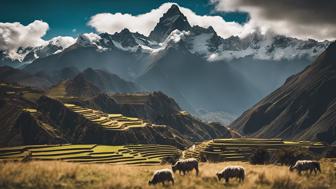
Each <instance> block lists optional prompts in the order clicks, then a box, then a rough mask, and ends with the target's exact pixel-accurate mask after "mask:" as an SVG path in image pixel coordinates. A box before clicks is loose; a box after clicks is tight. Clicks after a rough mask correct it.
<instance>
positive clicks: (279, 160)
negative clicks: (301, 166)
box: [271, 147, 315, 166]
mask: <svg viewBox="0 0 336 189" xmlns="http://www.w3.org/2000/svg"><path fill="white" fill-rule="evenodd" d="M311 159H315V158H314V155H313V154H312V153H311V152H310V151H309V150H308V149H305V148H299V147H296V148H287V149H279V150H277V151H275V152H273V154H272V159H271V162H272V163H274V164H281V165H288V166H289V165H294V164H295V163H296V161H297V160H311Z"/></svg>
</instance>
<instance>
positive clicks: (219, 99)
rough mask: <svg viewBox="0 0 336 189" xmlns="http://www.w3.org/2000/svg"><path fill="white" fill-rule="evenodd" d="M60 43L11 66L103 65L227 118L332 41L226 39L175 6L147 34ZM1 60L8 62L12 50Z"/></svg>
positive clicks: (198, 110)
mask: <svg viewBox="0 0 336 189" xmlns="http://www.w3.org/2000/svg"><path fill="white" fill-rule="evenodd" d="M62 40H64V39H63V38H59V39H58V42H55V41H57V40H53V41H51V42H49V43H48V44H47V45H45V46H42V47H37V48H30V49H21V50H20V52H21V54H22V57H21V58H20V59H16V60H13V64H12V65H17V64H20V63H21V66H19V67H20V68H23V70H24V71H25V72H27V73H29V74H32V75H34V76H36V74H38V75H44V76H47V75H51V73H54V72H60V71H61V70H62V69H69V68H72V69H74V70H77V71H78V72H80V71H84V70H86V69H87V68H92V69H98V70H105V71H107V72H110V73H113V74H116V75H118V77H120V78H122V79H124V80H127V81H130V82H133V83H134V84H135V85H137V86H138V87H139V88H140V89H141V90H146V91H157V90H160V91H162V92H164V93H165V94H167V95H169V96H171V97H173V98H174V99H175V100H176V101H177V102H178V104H180V105H181V107H182V109H184V110H187V111H189V112H191V113H192V114H194V115H198V116H201V117H204V116H206V115H214V114H216V115H219V117H223V118H224V119H226V117H235V116H237V115H239V114H240V113H242V112H243V111H244V110H246V109H247V108H248V107H250V106H252V105H253V104H254V103H256V102H257V101H258V100H260V99H261V98H262V97H264V96H265V95H267V94H268V93H269V92H271V91H273V90H274V89H276V88H277V87H278V86H280V85H281V84H282V83H283V82H284V81H285V80H286V78H287V77H289V76H290V75H292V74H295V73H297V72H300V71H302V70H303V69H304V68H305V67H306V66H307V65H309V64H310V63H311V62H312V60H313V59H314V58H315V57H317V56H318V55H319V54H320V53H322V52H323V51H324V50H325V49H326V47H327V46H328V45H329V44H330V42H329V41H324V42H318V41H315V40H299V39H295V38H290V37H286V36H281V35H276V34H274V33H270V32H268V33H265V34H262V33H261V32H260V31H255V32H254V33H251V34H249V35H247V36H246V37H242V38H240V37H237V36H231V37H229V38H225V39H224V38H222V37H220V36H219V35H217V33H216V31H215V30H214V29H213V28H212V27H208V28H202V27H199V26H192V25H191V24H190V23H189V22H188V20H187V18H186V16H185V15H183V13H182V12H181V11H180V10H179V8H178V6H176V5H172V6H171V8H170V9H169V10H168V11H167V12H166V13H165V14H163V16H162V17H161V18H160V20H159V22H158V23H157V25H156V26H155V27H154V28H153V30H152V31H151V32H150V34H149V36H144V35H142V34H140V33H136V32H135V33H134V32H131V31H130V30H129V29H127V28H125V29H123V30H122V31H120V32H117V33H114V34H109V33H100V34H94V33H86V34H82V35H80V36H79V37H78V38H77V39H76V41H74V42H73V43H64V42H63V43H62ZM70 44H71V45H70ZM1 60H2V61H1V62H2V63H1V64H6V65H8V64H9V63H8V60H9V58H8V56H7V55H6V52H3V53H2V56H1ZM27 63H29V64H27ZM65 79H69V78H64V79H63V78H59V80H58V81H61V80H65ZM53 84H56V83H53ZM221 115H222V116H221ZM226 115H230V116H226ZM231 115H233V116H231ZM217 117H218V116H217ZM228 121H232V120H228ZM224 122H226V121H225V120H224Z"/></svg>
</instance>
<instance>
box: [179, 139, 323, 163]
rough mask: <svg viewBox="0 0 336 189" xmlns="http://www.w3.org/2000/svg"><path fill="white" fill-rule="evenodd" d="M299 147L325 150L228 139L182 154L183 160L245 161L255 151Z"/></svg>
mask: <svg viewBox="0 0 336 189" xmlns="http://www.w3.org/2000/svg"><path fill="white" fill-rule="evenodd" d="M289 147H300V148H306V149H309V150H311V151H315V152H319V151H323V150H325V149H326V146H325V145H323V144H322V143H320V142H310V141H286V140H282V139H258V138H230V139H213V140H210V141H206V142H202V143H199V144H196V145H194V146H192V147H190V148H189V149H187V150H186V151H185V152H184V157H185V158H191V157H193V158H197V159H200V158H201V157H206V158H207V159H211V160H215V161H247V160H248V157H249V156H250V155H251V154H252V152H254V151H255V149H257V148H258V149H265V150H267V151H269V152H272V151H274V150H278V149H282V148H289Z"/></svg>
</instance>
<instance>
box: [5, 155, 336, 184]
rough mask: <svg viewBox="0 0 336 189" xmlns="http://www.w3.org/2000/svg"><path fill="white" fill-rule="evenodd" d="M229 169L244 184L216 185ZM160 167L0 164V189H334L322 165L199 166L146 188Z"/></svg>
mask: <svg viewBox="0 0 336 189" xmlns="http://www.w3.org/2000/svg"><path fill="white" fill-rule="evenodd" d="M228 165H241V166H243V167H245V169H246V173H247V174H246V180H245V182H244V183H239V182H238V181H235V180H232V181H230V183H229V184H224V183H223V182H218V181H217V178H216V177H215V173H216V172H217V171H219V170H221V169H222V168H224V167H225V166H228ZM169 167H170V166H169V165H161V166H129V165H127V166H126V165H102V164H79V163H66V162H57V161H45V162H29V163H1V164H0V188H2V189H6V188H31V189H48V188H70V189H72V188H99V189H126V188H127V189H131V188H139V189H140V188H183V189H197V188H204V189H205V188H210V189H211V188H244V189H245V188H246V189H250V188H274V189H281V188H289V189H297V188H300V189H301V188H309V189H323V188H336V175H335V170H334V165H333V163H332V162H330V161H326V160H324V161H323V162H322V174H318V175H316V176H315V175H311V176H309V175H303V176H299V175H298V174H296V173H291V172H289V171H288V168H287V167H286V166H276V165H250V164H248V163H243V162H226V163H217V164H214V163H201V164H200V175H199V176H195V173H194V172H193V173H190V174H188V175H186V176H180V175H178V174H175V185H174V186H170V185H169V186H164V187H163V186H162V185H161V184H159V185H157V186H155V187H153V186H148V184H147V183H148V180H149V179H150V177H151V176H152V173H153V171H154V170H157V169H162V168H169Z"/></svg>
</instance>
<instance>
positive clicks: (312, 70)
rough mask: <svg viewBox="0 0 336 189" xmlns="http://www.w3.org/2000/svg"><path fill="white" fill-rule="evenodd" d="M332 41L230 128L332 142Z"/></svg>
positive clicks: (335, 48)
mask: <svg viewBox="0 0 336 189" xmlns="http://www.w3.org/2000/svg"><path fill="white" fill-rule="evenodd" d="M335 123H336V42H334V43H332V44H331V45H330V46H329V47H328V48H327V50H326V51H325V52H323V53H322V54H321V55H320V56H319V57H318V58H317V59H316V61H315V62H314V63H313V64H311V65H310V66H308V67H307V68H306V69H305V70H304V71H302V72H301V73H298V74H296V75H293V76H291V77H289V78H288V79H287V81H286V83H285V84H284V85H283V86H281V87H280V88H279V89H277V90H276V91H274V92H273V93H271V94H270V95H268V96H267V97H265V98H264V99H262V100H261V101H260V102H258V103H257V104H256V105H254V106H253V107H252V108H250V109H249V110H247V111H246V112H245V113H243V114H242V115H241V116H240V117H239V118H238V119H237V120H236V121H234V122H233V123H232V124H231V125H230V127H232V128H234V129H237V130H238V131H239V132H240V133H242V134H243V135H247V136H255V137H267V138H274V137H275V138H278V137H279V138H287V139H296V140H319V141H324V142H327V143H330V144H331V143H334V142H335V141H336V125H335Z"/></svg>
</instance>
